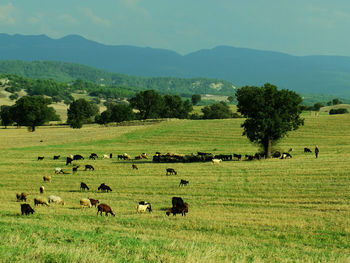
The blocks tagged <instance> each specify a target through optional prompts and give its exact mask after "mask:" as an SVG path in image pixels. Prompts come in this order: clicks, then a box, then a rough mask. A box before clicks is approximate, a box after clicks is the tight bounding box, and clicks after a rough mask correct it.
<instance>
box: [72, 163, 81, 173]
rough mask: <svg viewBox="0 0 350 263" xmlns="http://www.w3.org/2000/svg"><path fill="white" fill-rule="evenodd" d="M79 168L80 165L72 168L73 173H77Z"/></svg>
mask: <svg viewBox="0 0 350 263" xmlns="http://www.w3.org/2000/svg"><path fill="white" fill-rule="evenodd" d="M79 167H80V166H79V165H78V166H75V167H73V168H72V171H73V173H76V172H77V171H78V168H79Z"/></svg>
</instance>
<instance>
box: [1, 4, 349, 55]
mask: <svg viewBox="0 0 350 263" xmlns="http://www.w3.org/2000/svg"><path fill="white" fill-rule="evenodd" d="M0 33H8V34H16V33H18V34H24V35H38V34H45V35H47V36H49V37H52V38H60V37H63V36H65V35H68V34H78V35H81V36H83V37H85V38H88V39H91V40H94V41H98V42H100V43H104V44H110V45H134V46H142V47H144V46H148V47H154V48H165V49H172V50H175V51H177V52H179V53H181V54H187V53H189V52H192V51H195V50H199V49H203V48H213V47H215V46H218V45H229V46H234V47H246V48H254V49H262V50H273V51H281V52H285V53H289V54H292V55H315V54H320V55H342V56H350V1H349V0H335V1H329V0H307V1H305V0H294V1H290V0H176V1H174V0H101V1H97V0H59V1H50V0H0Z"/></svg>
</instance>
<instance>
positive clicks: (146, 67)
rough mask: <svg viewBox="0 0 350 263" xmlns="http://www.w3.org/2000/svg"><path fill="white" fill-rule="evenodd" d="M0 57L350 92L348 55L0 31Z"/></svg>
mask: <svg viewBox="0 0 350 263" xmlns="http://www.w3.org/2000/svg"><path fill="white" fill-rule="evenodd" d="M0 59H1V60H24V61H34V60H51V61H61V62H72V63H79V64H84V65H89V66H92V67H96V68H99V69H104V70H108V71H110V72H120V73H124V74H129V75H136V76H157V77H158V76H173V77H185V78H195V77H205V78H215V79H224V80H227V81H231V82H232V83H233V84H234V85H236V86H243V85H258V86H261V85H263V84H264V83H266V82H270V83H272V84H275V85H277V86H278V87H280V88H288V89H291V90H294V91H297V92H299V93H324V94H333V95H336V96H350V57H339V56H304V57H298V56H291V55H288V54H283V53H279V52H271V51H259V50H252V49H245V48H234V47H228V46H219V47H216V48H213V49H208V50H199V51H197V52H193V53H190V54H187V55H184V56H183V55H180V54H178V53H176V52H174V51H170V50H164V49H154V48H140V47H134V46H110V45H103V44H100V43H97V42H94V41H90V40H87V39H85V38H83V37H81V36H77V35H69V36H66V37H63V38H61V39H51V38H49V37H47V36H45V35H39V36H23V35H7V34H0Z"/></svg>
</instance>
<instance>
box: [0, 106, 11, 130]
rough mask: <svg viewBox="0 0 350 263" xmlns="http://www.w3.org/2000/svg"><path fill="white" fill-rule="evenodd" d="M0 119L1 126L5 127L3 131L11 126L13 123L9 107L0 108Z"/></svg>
mask: <svg viewBox="0 0 350 263" xmlns="http://www.w3.org/2000/svg"><path fill="white" fill-rule="evenodd" d="M0 119H1V124H2V125H4V126H5V129H6V127H7V126H8V125H11V124H12V123H13V118H12V114H11V106H8V105H2V106H1V107H0Z"/></svg>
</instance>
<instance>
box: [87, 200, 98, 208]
mask: <svg viewBox="0 0 350 263" xmlns="http://www.w3.org/2000/svg"><path fill="white" fill-rule="evenodd" d="M89 200H90V202H91V205H92V206H95V207H96V206H97V204H98V203H99V202H100V201H98V200H96V199H92V198H89Z"/></svg>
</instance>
